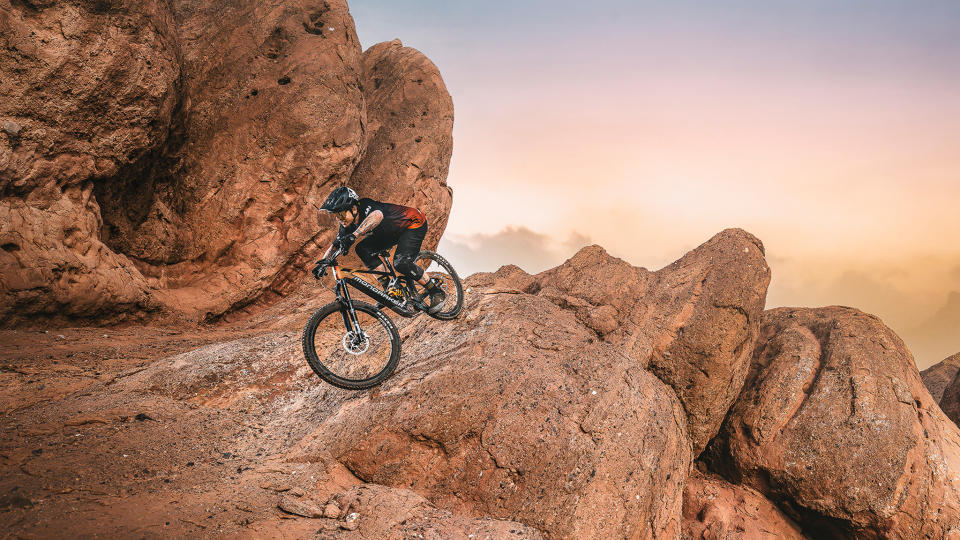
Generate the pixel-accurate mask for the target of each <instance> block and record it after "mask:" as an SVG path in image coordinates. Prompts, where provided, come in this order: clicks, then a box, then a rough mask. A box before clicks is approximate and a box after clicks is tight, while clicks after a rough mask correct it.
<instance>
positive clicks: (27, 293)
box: [0, 1, 181, 320]
mask: <svg viewBox="0 0 960 540" xmlns="http://www.w3.org/2000/svg"><path fill="white" fill-rule="evenodd" d="M171 28H172V25H171V13H170V11H169V9H168V7H167V4H166V3H165V2H151V1H147V2H122V1H117V2H62V3H54V2H13V3H11V2H9V1H3V2H0V42H2V45H3V46H2V47H0V73H2V75H3V76H2V77H0V95H2V96H4V97H3V99H2V100H0V122H2V127H3V129H2V132H0V197H2V198H0V247H2V251H0V320H3V319H5V318H14V319H17V318H23V317H27V316H29V315H31V314H34V313H36V312H38V311H40V312H47V313H57V312H62V313H65V314H67V315H69V316H78V317H93V316H108V315H109V314H110V313H111V312H115V311H118V310H120V311H122V310H142V309H152V308H155V307H157V306H156V302H155V301H153V300H152V298H150V296H149V294H148V293H147V289H148V285H147V282H146V279H145V278H144V277H143V276H142V275H141V274H140V272H139V271H138V270H137V269H136V268H135V267H134V265H133V263H132V262H131V261H130V260H129V259H128V258H127V257H126V256H124V255H123V254H121V253H116V252H114V251H112V250H111V249H110V248H108V247H107V246H106V245H104V243H103V242H102V241H101V239H100V229H101V227H102V225H103V220H102V218H101V215H100V203H99V201H98V200H97V198H96V197H95V196H94V195H93V191H94V189H95V185H96V184H97V183H100V182H104V181H107V180H105V179H108V178H117V177H127V176H133V175H137V174H139V173H140V171H141V170H142V169H143V168H144V162H145V161H146V160H149V159H150V157H151V156H152V155H153V154H155V153H156V152H157V151H158V149H159V148H160V147H161V146H163V144H164V143H165V141H166V139H167V134H168V133H169V130H170V128H171V125H172V123H173V117H174V114H175V110H176V108H177V104H178V102H179V93H178V85H179V82H180V79H181V73H180V65H179V63H178V61H177V52H178V51H177V47H176V43H175V39H173V37H174V32H173V31H172V30H171Z"/></svg>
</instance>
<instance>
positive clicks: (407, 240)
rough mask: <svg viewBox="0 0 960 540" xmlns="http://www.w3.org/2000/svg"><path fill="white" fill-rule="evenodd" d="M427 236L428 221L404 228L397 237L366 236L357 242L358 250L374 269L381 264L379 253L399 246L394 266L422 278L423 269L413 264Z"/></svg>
mask: <svg viewBox="0 0 960 540" xmlns="http://www.w3.org/2000/svg"><path fill="white" fill-rule="evenodd" d="M426 236H427V223H426V222H424V224H423V225H421V226H419V227H417V228H416V229H404V230H403V232H401V233H400V236H398V237H396V238H391V237H385V238H384V237H378V236H370V237H368V238H364V239H363V240H362V241H361V242H360V243H358V244H357V247H356V252H357V255H358V256H360V260H361V261H363V264H365V265H366V266H367V268H370V269H371V270H372V269H374V268H376V267H377V266H380V258H379V257H377V253H379V252H381V251H383V250H386V249H390V248H392V247H393V246H397V251H396V252H394V254H393V267H394V268H396V270H397V271H398V272H400V273H401V274H406V275H408V276H411V277H413V278H414V279H420V278H421V277H423V269H422V268H420V267H419V266H417V265H415V264H413V261H415V260H416V259H417V255H419V254H420V246H422V245H423V239H424V238H426Z"/></svg>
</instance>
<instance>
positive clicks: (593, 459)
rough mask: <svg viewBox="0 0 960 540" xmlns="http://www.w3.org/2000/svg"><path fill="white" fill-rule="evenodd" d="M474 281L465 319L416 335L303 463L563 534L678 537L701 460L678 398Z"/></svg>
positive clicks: (587, 332)
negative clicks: (684, 498)
mask: <svg viewBox="0 0 960 540" xmlns="http://www.w3.org/2000/svg"><path fill="white" fill-rule="evenodd" d="M474 283H475V282H473V281H468V285H469V286H470V292H469V293H468V295H467V304H466V307H465V310H464V313H463V315H461V317H460V318H459V319H457V320H455V321H452V322H448V323H439V322H436V321H416V322H415V323H412V324H409V325H408V326H406V327H405V328H404V329H403V332H402V337H403V339H404V357H403V359H402V361H401V364H400V367H399V369H398V371H397V373H396V374H395V375H394V376H393V377H392V378H391V379H388V381H387V382H386V383H384V384H383V385H382V386H381V387H379V388H378V389H377V390H376V391H375V392H372V393H370V394H368V395H367V396H365V398H364V399H360V400H355V401H351V402H350V403H349V404H348V405H345V406H343V407H340V408H339V409H338V410H337V411H336V413H335V414H333V415H332V416H330V417H329V418H328V419H326V420H325V421H324V422H323V423H322V424H321V425H319V426H318V427H317V428H316V430H315V431H314V432H313V433H312V434H311V435H309V436H308V437H305V438H304V439H303V440H302V441H301V443H300V444H299V445H298V447H297V448H296V449H294V451H293V452H292V453H291V457H290V459H294V460H297V461H311V460H313V459H315V457H314V456H319V455H324V453H326V452H329V453H330V454H332V455H333V456H334V457H335V458H336V459H338V460H339V461H340V462H342V463H343V464H344V465H346V466H347V468H348V469H350V470H351V471H352V472H353V473H354V474H355V475H356V476H357V477H359V478H361V479H362V480H364V481H366V482H371V483H378V484H384V485H388V486H392V487H397V488H405V489H411V490H413V491H416V492H417V493H419V494H421V495H424V496H426V497H427V498H428V499H429V500H430V501H431V502H432V503H434V504H436V505H437V506H439V507H441V508H445V509H448V510H451V511H453V512H456V513H460V514H465V515H471V516H491V517H493V518H496V519H507V520H514V521H519V522H522V523H524V524H526V525H528V526H530V527H533V528H536V529H538V530H540V531H543V532H544V534H548V535H550V536H551V537H562V538H622V537H635V536H636V537H658V538H659V537H664V538H675V537H676V536H677V535H678V534H679V528H680V511H681V492H682V487H683V484H684V479H685V478H686V474H687V470H688V467H689V464H690V460H691V453H690V443H689V441H688V439H687V437H686V418H685V416H686V415H685V414H684V413H683V409H682V406H681V404H680V402H679V401H678V400H677V399H676V397H675V395H674V393H673V391H672V390H671V389H670V388H669V387H668V386H666V385H664V384H663V383H662V382H661V381H659V380H658V379H657V378H656V377H653V376H652V375H650V374H649V373H647V372H646V371H644V370H642V369H638V368H637V366H636V362H635V360H634V359H632V358H631V357H629V356H627V355H624V354H622V353H621V352H620V351H619V349H618V347H616V346H615V345H612V344H609V343H604V342H602V341H601V340H599V339H598V338H597V335H596V333H595V332H594V331H592V330H591V329H589V328H588V327H586V326H584V325H583V324H582V323H580V322H579V321H578V320H577V319H576V317H575V315H574V314H573V313H572V312H570V311H569V310H564V309H562V308H560V307H558V306H556V305H555V304H553V303H552V302H550V301H548V300H547V299H545V298H542V297H538V296H534V295H529V294H522V293H520V294H518V293H514V292H496V291H492V290H485V288H483V287H479V286H476V285H474Z"/></svg>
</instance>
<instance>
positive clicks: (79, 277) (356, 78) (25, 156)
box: [0, 0, 453, 325]
mask: <svg viewBox="0 0 960 540" xmlns="http://www.w3.org/2000/svg"><path fill="white" fill-rule="evenodd" d="M0 40H3V44H4V47H3V48H2V51H0V68H2V72H3V74H4V76H3V77H2V80H0V85H2V89H3V95H4V96H11V98H12V99H5V100H3V102H2V103H0V192H2V194H3V198H2V201H0V216H2V217H3V220H2V222H0V247H2V251H0V270H2V274H0V323H2V324H7V325H10V324H17V323H18V322H23V321H36V320H37V316H38V315H42V316H44V317H48V318H50V317H65V318H75V317H85V318H87V319H88V320H89V319H91V318H98V319H101V320H110V319H113V318H117V317H122V316H124V315H125V314H127V313H134V314H137V313H142V312H144V311H157V310H166V311H172V312H175V313H179V314H183V315H187V316H188V317H191V318H204V317H206V318H217V317H219V316H220V315H221V314H223V313H225V312H229V311H231V310H235V309H238V308H241V307H243V306H247V305H249V304H251V303H253V302H256V301H258V300H259V299H261V298H265V297H266V298H268V299H270V298H274V297H276V296H277V295H284V294H288V293H289V292H291V291H292V290H293V288H294V286H295V285H296V283H297V282H299V280H300V279H302V278H303V276H304V275H306V273H305V270H306V267H307V266H308V262H309V261H310V260H311V259H313V258H316V257H317V256H318V254H319V252H320V251H322V249H324V248H326V246H327V245H329V241H330V240H331V238H332V235H333V234H334V233H335V230H336V227H335V225H334V223H333V219H332V218H331V217H330V216H326V215H319V213H318V211H317V208H316V206H317V205H319V204H320V202H321V201H322V200H323V199H324V198H325V197H326V195H327V194H328V193H329V191H330V190H331V189H333V188H334V187H335V186H338V185H342V184H344V183H347V182H348V181H350V180H351V178H352V177H353V176H354V170H355V168H357V164H358V162H359V161H360V158H361V156H365V157H364V160H363V166H362V167H361V168H360V169H359V170H358V171H357V173H356V175H355V180H356V181H357V182H359V183H360V184H361V185H362V188H361V189H362V190H364V191H367V192H368V193H365V194H369V195H371V196H382V197H383V198H386V199H389V200H391V201H392V202H397V203H401V204H409V205H417V206H420V207H421V208H422V209H424V210H425V211H426V212H427V213H428V216H429V217H430V237H429V238H428V245H434V244H435V243H436V241H437V240H438V239H439V236H440V234H441V233H442V231H443V229H444V227H445V224H446V220H447V215H448V213H449V209H450V202H451V194H450V189H449V188H448V187H447V186H446V183H445V182H446V174H447V171H448V167H449V160H450V153H451V148H452V146H451V131H452V122H453V110H452V102H451V100H450V96H449V94H448V93H447V91H446V88H445V87H444V86H443V81H442V79H441V78H440V75H439V72H438V71H437V69H436V67H435V66H433V64H431V63H430V61H429V60H427V59H426V58H424V57H423V55H421V54H420V53H418V52H417V51H414V50H413V49H408V48H404V47H401V46H400V45H399V43H391V44H383V45H382V46H377V47H374V48H372V49H371V51H369V54H367V55H366V56H361V49H360V44H359V42H358V40H357V36H356V32H355V30H354V27H353V20H352V18H351V17H350V14H349V11H348V8H347V5H346V2H345V1H344V0H327V1H324V2H313V1H309V0H285V1H284V2H279V3H272V4H264V3H263V2H255V1H252V0H229V1H226V2H213V3H211V2H197V1H193V0H176V1H173V2H153V1H147V2H127V1H124V0H115V1H110V2H86V1H79V0H78V1H75V2H61V3H53V2H13V3H10V2H9V1H7V2H4V3H0ZM367 75H369V77H367ZM365 77H367V79H369V81H367V79H365ZM367 100H370V102H371V103H370V107H369V112H370V118H371V120H370V121H369V122H368V119H367V114H368V106H367ZM391 107H394V108H395V109H391ZM368 123H369V126H370V129H369V130H368ZM368 143H370V144H371V145H372V146H371V147H370V151H369V152H366V154H365V153H364V150H365V149H366V148H367V146H368ZM383 186H389V188H384V187H383Z"/></svg>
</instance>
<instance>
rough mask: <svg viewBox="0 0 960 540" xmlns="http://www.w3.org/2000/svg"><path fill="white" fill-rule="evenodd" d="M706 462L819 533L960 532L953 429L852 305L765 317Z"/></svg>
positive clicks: (882, 335) (958, 446)
mask: <svg viewBox="0 0 960 540" xmlns="http://www.w3.org/2000/svg"><path fill="white" fill-rule="evenodd" d="M709 454H710V455H711V458H712V459H713V460H714V461H713V462H712V466H713V468H714V469H715V470H718V471H722V472H723V473H724V474H725V475H726V476H727V477H728V478H730V479H731V480H734V481H735V482H737V483H741V484H743V485H747V486H750V487H753V488H755V489H757V490H758V491H760V492H761V493H764V494H765V495H766V496H768V497H770V498H771V499H773V500H777V501H780V502H781V504H782V506H783V507H784V508H785V509H786V510H787V511H788V513H789V514H790V515H791V516H792V517H793V518H794V519H796V520H797V521H799V522H800V523H802V524H803V525H804V527H805V530H808V531H812V532H813V533H815V536H830V537H837V536H856V537H864V538H870V537H874V536H892V537H898V538H923V537H929V538H947V537H950V535H951V534H953V535H955V534H960V529H958V524H960V431H958V430H957V427H956V426H955V425H954V424H953V423H952V422H951V421H950V420H949V419H948V418H947V417H946V416H945V415H944V414H943V412H942V411H941V410H940V408H939V407H938V406H937V405H936V403H935V402H934V400H933V398H932V397H931V396H930V393H929V392H928V391H927V389H926V388H925V387H924V385H923V382H922V381H921V379H920V376H919V373H918V372H917V369H916V365H915V364H914V362H913V358H912V357H911V355H910V353H909V352H908V351H907V349H906V347H905V346H904V344H903V342H902V341H901V340H900V339H899V338H898V337H897V336H896V335H895V334H894V333H893V332H892V331H891V330H890V329H889V328H887V327H886V326H885V325H884V324H883V323H882V322H881V321H880V320H879V319H878V318H877V317H874V316H872V315H868V314H865V313H862V312H860V311H857V310H855V309H852V308H845V307H827V308H818V309H796V308H778V309H774V310H770V311H767V312H766V313H765V315H764V322H763V326H762V327H761V330H760V339H759V341H758V343H757V347H756V349H755V353H754V358H753V363H752V365H751V368H750V376H749V377H748V380H747V382H746V384H745V386H744V390H743V392H742V393H741V395H740V397H739V398H738V399H737V402H736V403H735V404H734V406H733V407H732V409H731V411H730V414H729V416H728V417H727V419H726V421H725V423H724V426H723V430H722V431H721V433H720V435H719V436H718V437H717V440H715V441H714V443H713V445H712V446H711V449H710V450H709Z"/></svg>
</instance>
